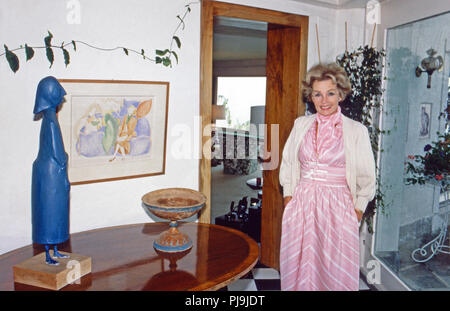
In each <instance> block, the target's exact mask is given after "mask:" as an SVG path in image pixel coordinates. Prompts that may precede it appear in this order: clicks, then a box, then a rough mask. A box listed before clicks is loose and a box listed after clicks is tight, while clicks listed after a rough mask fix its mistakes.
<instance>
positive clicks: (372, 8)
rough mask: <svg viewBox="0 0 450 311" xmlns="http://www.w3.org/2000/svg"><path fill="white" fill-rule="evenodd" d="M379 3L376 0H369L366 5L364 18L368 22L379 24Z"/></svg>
mask: <svg viewBox="0 0 450 311" xmlns="http://www.w3.org/2000/svg"><path fill="white" fill-rule="evenodd" d="M380 14H381V9H380V3H379V2H378V1H377V0H370V1H369V2H367V5H366V19H367V23H368V24H380V23H381V20H380Z"/></svg>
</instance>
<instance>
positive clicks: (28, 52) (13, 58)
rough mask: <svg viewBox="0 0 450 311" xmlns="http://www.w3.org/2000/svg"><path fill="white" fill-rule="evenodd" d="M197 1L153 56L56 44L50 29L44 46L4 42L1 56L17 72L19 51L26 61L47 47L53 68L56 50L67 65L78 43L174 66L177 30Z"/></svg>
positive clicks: (142, 53)
mask: <svg viewBox="0 0 450 311" xmlns="http://www.w3.org/2000/svg"><path fill="white" fill-rule="evenodd" d="M195 3H199V2H191V3H188V4H187V5H185V8H186V10H185V12H184V14H183V16H180V15H177V19H178V20H179V23H178V26H177V27H176V29H175V31H174V32H173V34H172V38H171V42H170V46H169V48H167V49H156V50H155V55H154V56H152V57H149V56H148V55H147V54H146V52H145V50H144V49H140V51H137V50H134V49H131V48H129V47H124V46H118V47H115V48H100V47H97V46H94V45H91V44H88V43H86V42H84V41H79V40H71V41H70V42H69V43H64V42H62V43H61V44H60V45H54V44H53V43H52V40H53V34H52V33H51V32H50V31H48V35H47V36H46V37H45V38H44V46H29V45H28V44H26V43H25V45H24V46H23V45H21V46H19V47H18V48H14V49H9V48H8V46H7V45H6V44H4V45H3V47H4V49H5V52H3V53H1V54H0V57H2V56H5V58H6V61H7V62H8V64H9V67H10V69H11V70H12V71H13V72H14V73H16V72H17V71H18V70H19V68H20V60H19V57H18V56H17V54H16V52H17V51H21V50H23V51H25V57H26V61H29V60H31V59H32V58H33V57H34V55H35V50H36V49H45V54H46V57H47V60H48V61H49V63H50V67H49V68H51V67H52V66H53V62H54V60H55V52H54V50H60V51H61V52H62V54H63V57H64V64H65V65H66V67H67V66H68V65H69V64H70V53H69V50H68V49H67V46H72V47H73V51H76V50H77V44H82V45H85V46H87V47H90V48H93V49H96V50H100V51H108V52H111V51H115V50H122V51H123V52H124V54H125V55H126V56H128V55H129V54H130V53H133V54H137V55H139V56H142V57H143V59H144V60H148V61H151V62H154V63H156V64H162V65H163V66H166V67H172V64H173V62H172V56H173V57H174V58H175V60H176V63H177V64H178V54H177V52H175V48H174V43H175V44H176V46H177V48H178V49H181V40H180V38H179V37H178V36H177V32H178V31H179V29H180V28H182V30H184V28H185V21H184V20H185V18H186V16H187V14H188V13H190V12H191V10H192V9H191V7H190V6H191V5H192V4H195Z"/></svg>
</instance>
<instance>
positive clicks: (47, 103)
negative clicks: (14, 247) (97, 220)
mask: <svg viewBox="0 0 450 311" xmlns="http://www.w3.org/2000/svg"><path fill="white" fill-rule="evenodd" d="M65 94H66V92H65V91H64V89H63V87H62V86H61V84H59V82H58V80H56V79H55V78H54V77H46V78H44V79H42V80H41V81H40V82H39V85H38V88H37V93H36V102H35V106H34V110H33V112H34V113H35V114H39V113H41V114H42V124H41V133H40V138H39V153H38V156H37V158H36V160H35V161H34V163H33V176H32V184H31V187H32V191H31V192H32V197H31V210H32V211H31V215H32V227H33V228H32V237H33V242H34V243H38V244H43V245H44V246H45V251H46V263H47V264H49V265H58V264H59V262H58V261H56V260H54V259H53V258H52V257H51V256H50V254H49V249H50V247H51V245H53V257H55V258H67V257H68V256H66V255H62V254H60V253H59V252H58V247H57V244H59V243H63V242H65V241H66V240H68V239H69V192H70V183H69V180H68V178H67V154H66V152H65V151H64V144H63V140H62V135H61V130H60V127H59V123H58V120H57V117H56V108H57V107H58V106H59V105H60V104H61V103H62V100H63V98H64V95H65Z"/></svg>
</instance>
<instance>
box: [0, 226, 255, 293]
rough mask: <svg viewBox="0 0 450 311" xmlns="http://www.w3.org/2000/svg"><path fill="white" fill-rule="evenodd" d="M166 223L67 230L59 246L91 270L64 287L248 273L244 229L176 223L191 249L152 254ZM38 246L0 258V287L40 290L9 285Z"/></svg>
mask: <svg viewBox="0 0 450 311" xmlns="http://www.w3.org/2000/svg"><path fill="white" fill-rule="evenodd" d="M168 226H169V225H168V223H145V224H134V225H125V226H117V227H108V228H102V229H96V230H91V231H85V232H80V233H75V234H72V235H71V237H70V239H69V240H68V241H67V242H65V243H64V244H62V245H60V247H59V249H60V250H62V251H66V252H69V253H76V254H80V255H85V256H89V257H91V258H92V272H91V273H90V274H88V275H85V276H83V277H82V278H81V279H80V280H79V281H78V282H75V283H73V284H70V285H67V286H66V287H63V288H62V289H61V290H62V291H67V290H69V291H70V290H72V291H76V290H94V291H95V290H101V291H113V290H128V291H140V290H144V291H145V290H149V291H151V290H155V291H170V290H177V291H187V290H192V291H197V290H217V289H220V288H221V287H224V286H226V285H228V284H229V283H231V282H233V281H235V280H237V279H239V278H240V277H242V276H243V275H245V274H246V273H248V272H249V271H250V270H251V269H252V268H253V266H254V265H255V264H256V262H257V260H258V255H259V248H258V244H257V243H256V242H255V241H254V240H253V239H251V238H250V237H248V236H247V235H245V234H244V233H242V232H240V231H237V230H234V229H231V228H226V227H222V226H217V225H210V224H201V223H183V222H180V223H179V230H180V231H182V232H184V233H186V234H188V235H189V237H190V238H191V239H192V242H193V247H192V248H191V249H190V250H189V251H188V252H185V253H183V254H179V255H178V256H172V257H171V258H169V257H167V256H165V255H163V254H158V253H157V252H156V251H155V249H154V248H153V241H154V240H155V239H156V238H157V237H158V236H159V234H160V233H161V232H162V231H165V230H167V229H168ZM43 251H44V249H43V247H41V246H40V245H29V246H25V247H22V248H19V249H17V250H14V251H11V252H9V253H6V254H4V255H1V256H0V290H3V291H4V290H45V289H42V288H38V287H34V286H29V285H25V284H20V283H15V282H14V278H13V269H12V267H13V266H14V265H16V264H18V263H20V262H22V261H24V260H26V259H28V258H30V257H32V256H35V255H37V254H39V253H41V252H43Z"/></svg>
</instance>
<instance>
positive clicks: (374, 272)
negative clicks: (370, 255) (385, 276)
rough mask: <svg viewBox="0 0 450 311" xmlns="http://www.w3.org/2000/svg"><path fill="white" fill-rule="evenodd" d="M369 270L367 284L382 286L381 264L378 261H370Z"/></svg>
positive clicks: (368, 263)
mask: <svg viewBox="0 0 450 311" xmlns="http://www.w3.org/2000/svg"><path fill="white" fill-rule="evenodd" d="M366 266H367V269H368V270H369V272H368V273H367V276H366V278H367V283H369V284H381V280H380V278H381V276H380V273H381V268H380V262H379V261H377V260H369V261H368V262H367V265H366Z"/></svg>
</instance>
